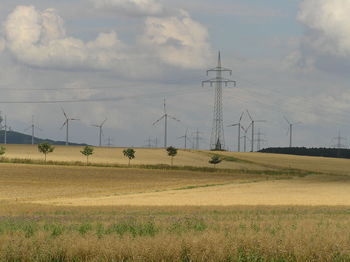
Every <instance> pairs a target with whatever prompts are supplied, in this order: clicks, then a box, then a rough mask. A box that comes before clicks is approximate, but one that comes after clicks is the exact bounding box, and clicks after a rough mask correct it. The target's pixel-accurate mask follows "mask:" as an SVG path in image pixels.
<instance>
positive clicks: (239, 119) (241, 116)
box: [239, 111, 244, 123]
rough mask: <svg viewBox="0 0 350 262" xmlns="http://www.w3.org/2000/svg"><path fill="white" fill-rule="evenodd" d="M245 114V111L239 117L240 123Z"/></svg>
mask: <svg viewBox="0 0 350 262" xmlns="http://www.w3.org/2000/svg"><path fill="white" fill-rule="evenodd" d="M243 115H244V111H243V112H242V114H241V117H240V118H239V123H241V121H242V118H243Z"/></svg>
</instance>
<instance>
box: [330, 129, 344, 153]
mask: <svg viewBox="0 0 350 262" xmlns="http://www.w3.org/2000/svg"><path fill="white" fill-rule="evenodd" d="M334 139H336V141H337V144H335V145H334V146H333V147H335V148H337V149H340V148H346V145H344V144H342V141H345V140H346V138H344V137H342V136H341V135H340V130H339V131H338V136H337V137H335V138H334Z"/></svg>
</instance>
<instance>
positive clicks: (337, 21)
mask: <svg viewBox="0 0 350 262" xmlns="http://www.w3.org/2000/svg"><path fill="white" fill-rule="evenodd" d="M349 10H350V1H349V0H337V1H334V0H304V1H303V2H302V4H301V6H300V12H299V14H298V20H299V21H300V22H302V23H303V24H304V25H306V26H307V28H308V29H309V30H311V33H310V34H309V35H307V36H306V38H307V39H306V41H308V42H309V44H312V46H313V47H314V48H315V49H317V50H319V51H322V52H325V53H328V54H334V55H339V56H348V55H350V27H349V24H350V16H349Z"/></svg>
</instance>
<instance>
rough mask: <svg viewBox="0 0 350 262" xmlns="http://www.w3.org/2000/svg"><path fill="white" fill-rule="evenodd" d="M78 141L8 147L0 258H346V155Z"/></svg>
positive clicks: (349, 200) (0, 198)
mask: <svg viewBox="0 0 350 262" xmlns="http://www.w3.org/2000/svg"><path fill="white" fill-rule="evenodd" d="M79 150H81V148H80V147H57V148H56V150H55V152H53V153H52V154H50V155H49V156H48V159H49V160H51V161H53V162H50V163H48V164H44V163H43V162H40V161H41V160H42V158H43V156H42V155H41V154H39V153H38V152H37V149H36V148H35V147H32V146H8V147H7V153H6V155H5V156H6V157H7V158H8V160H7V161H5V162H6V163H0V261H350V250H349V246H350V236H349V234H348V232H350V222H349V221H350V219H349V215H350V208H349V206H350V173H349V171H350V165H349V164H350V161H349V160H341V159H327V158H313V157H297V156H284V155H283V156H280V155H265V154H259V153H229V152H221V153H219V154H220V155H221V158H222V159H224V161H223V162H222V163H220V164H219V165H218V166H217V168H213V167H212V166H210V165H209V164H208V160H209V158H210V155H211V154H212V153H211V152H206V151H200V152H196V151H179V154H178V156H176V157H175V160H174V165H175V166H174V167H173V168H172V167H169V166H166V164H170V161H169V157H168V156H167V155H166V152H165V150H163V149H136V159H135V160H133V162H132V164H133V166H131V167H130V168H129V167H128V166H127V160H126V159H125V158H124V157H123V156H122V149H118V148H102V149H96V152H95V154H94V155H93V156H92V158H91V165H89V166H85V165H84V164H83V163H84V158H83V157H82V155H81V154H80V152H79ZM9 159H17V160H16V162H17V163H8V162H11V161H10V160H9ZM20 159H21V160H25V159H27V160H31V161H33V162H30V161H23V163H21V161H19V160H20ZM55 161H56V162H55ZM77 162H79V164H77ZM75 163H76V164H75Z"/></svg>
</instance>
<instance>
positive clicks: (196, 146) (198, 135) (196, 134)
mask: <svg viewBox="0 0 350 262" xmlns="http://www.w3.org/2000/svg"><path fill="white" fill-rule="evenodd" d="M201 134H202V132H200V131H199V130H198V129H197V131H196V132H194V142H195V144H194V145H193V147H194V149H196V150H199V141H201V140H203V138H202V137H201Z"/></svg>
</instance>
